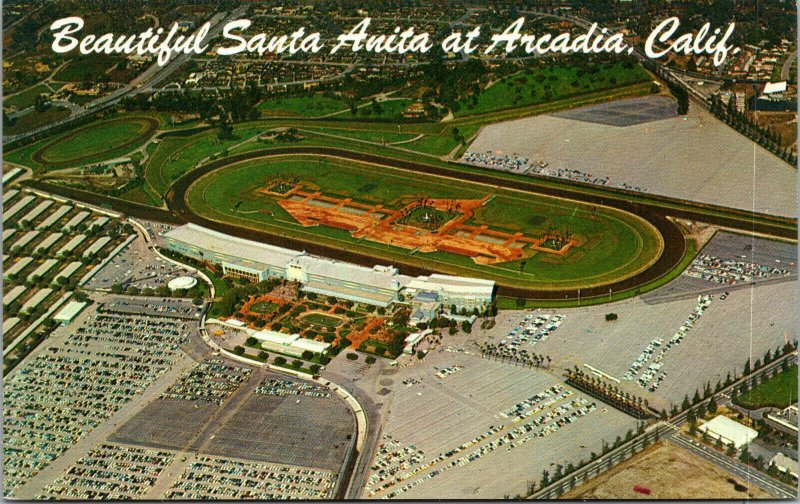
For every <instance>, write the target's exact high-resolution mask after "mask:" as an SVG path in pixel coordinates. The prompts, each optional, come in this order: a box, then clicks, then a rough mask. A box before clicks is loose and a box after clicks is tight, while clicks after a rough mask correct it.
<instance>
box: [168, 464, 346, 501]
mask: <svg viewBox="0 0 800 504" xmlns="http://www.w3.org/2000/svg"><path fill="white" fill-rule="evenodd" d="M335 485H336V477H335V475H334V474H331V473H330V472H328V471H320V470H315V469H305V468H300V467H291V466H287V465H283V464H265V463H259V462H252V461H243V460H239V459H234V458H222V457H208V456H201V457H197V459H196V460H195V461H193V462H192V463H191V464H190V465H189V466H188V467H187V468H186V470H185V471H184V472H183V474H182V475H181V477H180V478H179V479H178V481H177V482H176V483H175V485H174V486H173V487H172V488H171V489H170V490H169V492H168V493H167V495H166V497H165V498H166V499H176V500H203V499H213V500H219V499H231V500H234V499H235V500H238V499H255V500H273V499H289V498H293V499H330V498H331V497H332V496H333V489H334V487H335Z"/></svg>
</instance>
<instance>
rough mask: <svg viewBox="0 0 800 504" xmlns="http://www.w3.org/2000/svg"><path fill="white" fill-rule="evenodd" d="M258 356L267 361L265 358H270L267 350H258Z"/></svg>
mask: <svg viewBox="0 0 800 504" xmlns="http://www.w3.org/2000/svg"><path fill="white" fill-rule="evenodd" d="M258 358H259V359H260V360H263V361H265V360H267V359H269V354H268V353H267V352H264V351H261V352H258Z"/></svg>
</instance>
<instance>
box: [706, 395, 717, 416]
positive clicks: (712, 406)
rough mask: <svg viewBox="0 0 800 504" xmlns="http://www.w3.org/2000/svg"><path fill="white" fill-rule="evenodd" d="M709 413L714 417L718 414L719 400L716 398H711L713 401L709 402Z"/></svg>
mask: <svg viewBox="0 0 800 504" xmlns="http://www.w3.org/2000/svg"><path fill="white" fill-rule="evenodd" d="M708 412H709V413H711V414H712V415H713V414H714V413H716V412H717V398H716V397H715V396H711V399H709V400H708Z"/></svg>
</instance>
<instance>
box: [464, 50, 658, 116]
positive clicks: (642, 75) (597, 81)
mask: <svg viewBox="0 0 800 504" xmlns="http://www.w3.org/2000/svg"><path fill="white" fill-rule="evenodd" d="M650 79H651V77H650V76H649V75H648V74H647V72H645V71H644V69H643V68H641V67H640V66H638V65H630V64H629V63H625V62H618V63H605V64H589V65H587V66H586V67H581V68H578V67H559V66H554V67H545V68H531V69H526V70H523V71H521V72H517V73H515V74H513V75H509V76H507V77H504V78H502V79H500V80H499V81H497V82H495V83H494V84H492V85H490V86H489V87H487V88H486V89H483V90H482V91H481V93H480V95H479V96H478V99H477V102H476V101H474V100H472V99H464V100H462V101H461V102H459V105H460V108H459V110H458V111H456V112H455V115H456V116H465V115H472V114H482V113H486V112H492V111H495V110H503V109H508V108H512V107H524V106H528V105H535V104H539V103H549V102H552V101H554V100H559V99H562V98H566V97H570V96H575V95H581V94H586V93H592V92H595V91H600V90H604V89H611V88H616V87H618V86H625V85H628V84H635V83H638V82H644V81H647V80H650Z"/></svg>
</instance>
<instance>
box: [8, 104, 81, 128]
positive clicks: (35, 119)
mask: <svg viewBox="0 0 800 504" xmlns="http://www.w3.org/2000/svg"><path fill="white" fill-rule="evenodd" d="M69 116H70V111H69V109H68V108H65V107H57V106H52V107H49V108H48V109H47V110H45V111H44V112H36V111H33V112H29V113H27V114H25V115H23V116H21V117H18V118H17V119H16V120H15V121H14V124H12V125H11V126H7V127H5V128H3V133H4V134H6V135H19V134H21V133H27V132H28V131H33V130H35V129H37V128H41V127H42V126H46V125H48V124H52V123H54V122H57V121H60V120H62V119H66V118H67V117H69Z"/></svg>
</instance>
